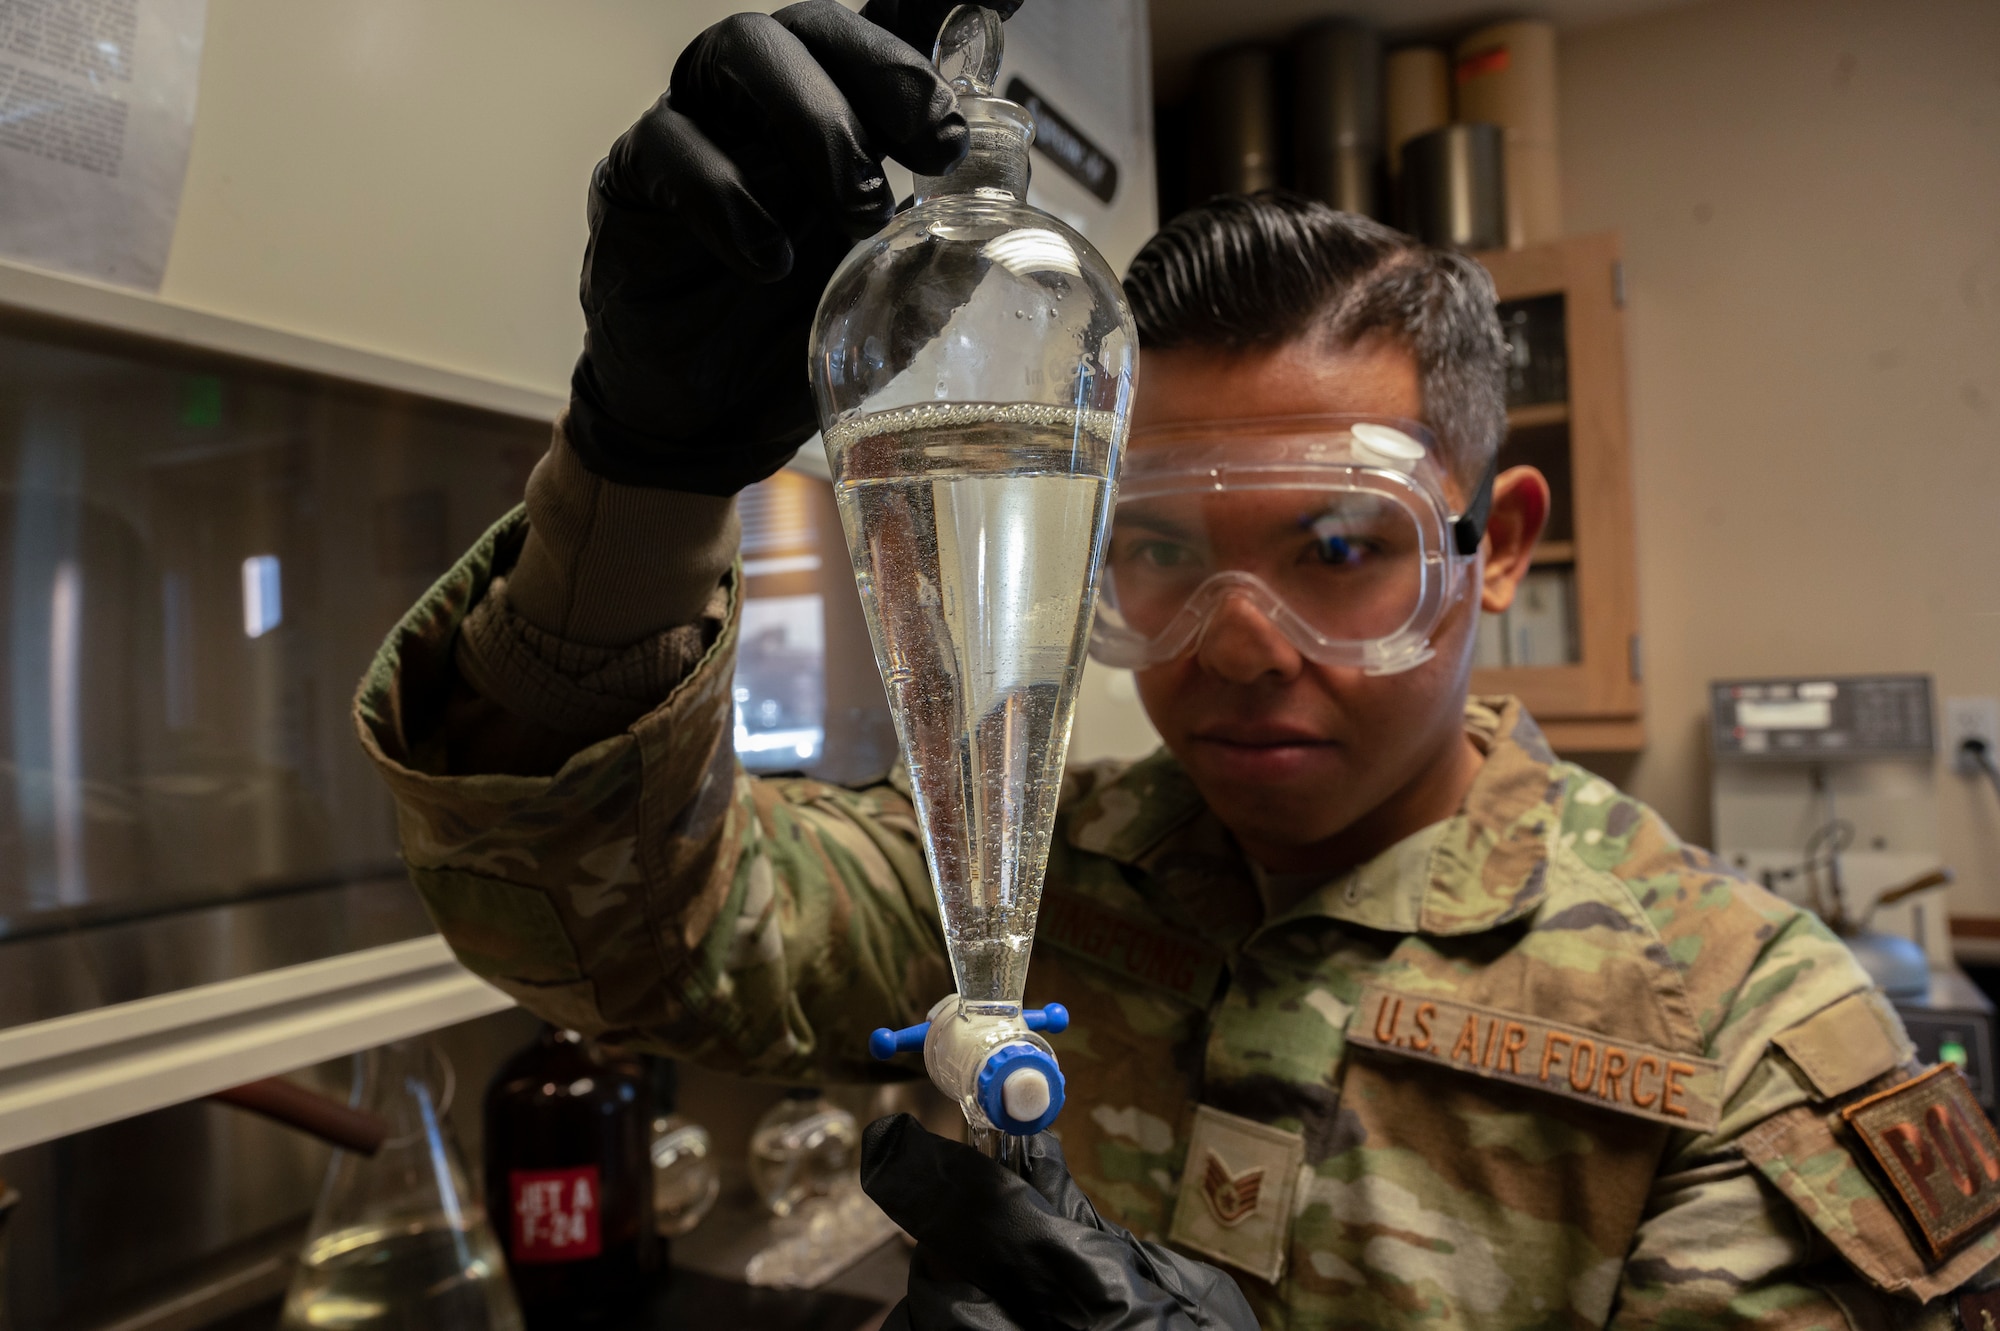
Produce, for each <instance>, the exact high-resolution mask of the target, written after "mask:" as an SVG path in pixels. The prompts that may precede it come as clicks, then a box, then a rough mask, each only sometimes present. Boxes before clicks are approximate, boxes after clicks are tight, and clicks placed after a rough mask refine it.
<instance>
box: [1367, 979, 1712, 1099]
mask: <svg viewBox="0 0 2000 1331" xmlns="http://www.w3.org/2000/svg"><path fill="white" fill-rule="evenodd" d="M1347 1038H1348V1045H1349V1047H1350V1048H1353V1049H1361V1050H1379V1051H1381V1052H1382V1053H1387V1054H1398V1055H1401V1056H1402V1057H1405V1058H1415V1059H1421V1060H1423V1061H1424V1062H1427V1063H1435V1064H1437V1065H1439V1066H1440V1067H1447V1068H1453V1069H1456V1070H1457V1071H1460V1072H1470V1073H1474V1074H1476V1075H1478V1076H1481V1077H1491V1078H1493V1079H1494V1080H1496V1081H1505V1082H1511V1083H1513V1084H1514V1085H1516V1086H1527V1087H1531V1088H1533V1089H1535V1090H1538V1091H1548V1092H1551V1093H1553V1094H1555V1095H1560V1096H1563V1097H1564V1098H1566V1099H1570V1100H1580V1101H1582V1102H1584V1103H1586V1104H1591V1105H1597V1106H1599V1107H1601V1108H1604V1109H1609V1110H1612V1111H1614V1112H1616V1113H1620V1114H1636V1115H1638V1116H1639V1117H1641V1118H1650V1119H1654V1120H1656V1121H1658V1122H1661V1123H1669V1124H1672V1125H1673V1126H1674V1127H1677V1128H1688V1129H1692V1130H1695V1131H1707V1130H1708V1129H1711V1128H1713V1127H1715V1125H1716V1124H1717V1123H1718V1122H1720V1121H1721V1113H1722V1109H1721V1104H1720V1097H1721V1090H1722V1065H1721V1064H1720V1063H1717V1062H1715V1061H1714V1060H1712V1059H1706V1058H1695V1057H1693V1056H1692V1055H1689V1054H1685V1053H1681V1052H1679V1051H1676V1050H1669V1049H1660V1048H1657V1047H1655V1046H1653V1045H1646V1044H1640V1043H1638V1042H1636V1041H1633V1040H1625V1039H1620V1038H1618V1037H1615V1036H1608V1035H1605V1034H1604V1033H1603V1032H1601V1031H1587V1030H1584V1029H1582V1028H1581V1027H1577V1026H1565V1025H1562V1024H1560V1023H1557V1022H1552V1021H1542V1020H1539V1019H1537V1018H1534V1017H1529V1016H1524V1015H1522V1014H1520V1013H1517V1012H1505V1011H1502V1010H1500V1009H1498V1008H1490V1007H1483V1006H1480V1005H1477V1004H1472V1003H1454V1002H1452V1001H1450V1000H1449V999H1444V998H1438V997H1435V996H1433V995H1429V994H1406V993H1400V992H1398V991H1397V990H1394V989H1389V988H1385V987H1383V986H1381V985H1369V986H1367V987H1366V988H1364V989H1363V990H1362V991H1361V1002H1360V1004H1359V1006H1357V1007H1356V1008H1355V1009H1354V1015H1353V1016H1352V1017H1351V1018H1349V1019H1348V1023H1347Z"/></svg>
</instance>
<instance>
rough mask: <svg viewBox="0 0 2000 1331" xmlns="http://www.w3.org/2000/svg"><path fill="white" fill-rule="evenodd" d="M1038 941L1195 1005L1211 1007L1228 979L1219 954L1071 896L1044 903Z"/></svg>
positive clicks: (1049, 898) (1050, 898) (1055, 896)
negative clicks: (1209, 1003)
mask: <svg viewBox="0 0 2000 1331" xmlns="http://www.w3.org/2000/svg"><path fill="white" fill-rule="evenodd" d="M1035 941H1036V942H1038V943H1046V944H1048V945H1049V946H1050V947H1053V948H1055V949H1057V950H1058V951H1061V952H1067V953H1070V954H1071V955H1072V956H1077V957H1081V958H1083V959H1085V960H1087V961H1092V962H1095V963H1097V964H1098V965H1100V966H1104V967H1107V968H1109V969H1111V970H1114V971H1117V972H1118V973H1119V974H1120V975H1123V976H1125V977H1126V978H1127V979H1129V980H1134V981H1136V982H1138V983H1139V984H1143V985H1146V986H1147V987H1149V988H1153V989H1163V990H1165V991H1167V992H1168V993H1171V994H1174V995H1176V996H1177V997H1180V998H1183V999H1186V1000H1188V1001H1190V1002H1194V1003H1206V1002H1207V1001H1208V1000H1209V999H1210V998H1211V997H1212V996H1213V995H1214V993H1215V986H1216V984H1217V983H1218V982H1219V981H1220V980H1221V979H1222V954H1221V953H1220V952H1218V951H1216V950H1215V949H1213V948H1210V947H1208V946H1206V945H1205V944H1203V943H1201V942H1199V941H1198V940H1196V939H1193V938H1189V937H1187V936H1186V935H1184V934H1179V933H1175V932H1174V931H1173V930H1171V929H1166V928H1163V927H1161V926H1160V925H1157V924H1153V923H1150V922H1148V921H1145V920H1137V919H1133V918H1132V917H1131V916H1129V915H1126V914H1124V913H1122V912H1120V911H1116V910H1113V909H1111V908H1110V907H1108V906H1101V905H1099V904H1098V903H1096V902H1094V901H1091V900H1089V899H1087V898H1085V897H1079V896H1074V895H1071V894H1069V893H1062V894H1056V893H1051V894H1050V895H1048V896H1045V897H1043V898H1042V910H1041V918H1040V919H1039V920H1038V921H1037V922H1036V927H1035Z"/></svg>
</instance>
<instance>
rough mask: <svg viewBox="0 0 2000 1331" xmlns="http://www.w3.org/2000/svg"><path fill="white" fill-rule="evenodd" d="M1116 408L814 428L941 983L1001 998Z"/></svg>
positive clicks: (1047, 811) (1044, 856)
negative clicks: (888, 722) (823, 447)
mask: <svg viewBox="0 0 2000 1331" xmlns="http://www.w3.org/2000/svg"><path fill="white" fill-rule="evenodd" d="M1114 425H1115V422H1114V419H1113V417H1112V415H1111V414H1110V413H1109V412H1088V411H1077V410H1074V409H1068V408H1061V407H1049V406H1041V405H1035V404H1010V405H994V404H986V403H951V404H942V403H940V404H934V405H924V406H917V407H907V408H901V409H898V410H895V411H887V412H879V413H873V414H870V415H866V416H862V417H858V418H854V419H851V420H848V421H843V422H840V423H839V424H837V425H836V426H834V427H833V428H832V429H829V430H828V431H827V432H826V440H827V455H828V458H829V459H830V460H831V462H832V466H833V476H834V495H835V498H836V499H837V501H838V503H839V506H840V515H841V520H842V524H843V526H845V528H846V530H847V543H848V551H849V553H850V554H851V555H852V557H853V560H854V573H855V581H856V583H857V584H858V585H859V587H860V590H861V601H862V606H863V609H864V610H865V611H866V613H867V619H868V629H869V632H870V633H871V634H872V635H873V637H874V641H875V658H876V661H877V662H878V663H879V664H880V666H881V668H882V681H883V683H884V685H885V686H886V687H887V689H888V694H889V703H890V707H891V709H892V711H893V712H894V713H895V717H896V728H897V733H898V736H899V738H900V739H901V740H902V745H903V756H904V759H905V761H906V762H907V764H908V766H909V771H910V784H911V787H912V790H913V791H914V793H915V796H916V805H917V817H918V820H919V821H920V822H921V824H922V827H923V833H924V840H925V843H926V847H927V851H928V854H929V858H930V866H931V877H932V881H933V883H934V884H935V885H936V888H937V895H938V905H939V908H940V911H941V914H942V916H943V920H944V929H945V943H946V946H947V948H948V949H949V951H950V953H951V963H952V971H953V974H954V976H955V978H956V979H957V982H958V992H959V993H960V995H962V996H963V997H964V998H965V999H967V1000H969V1001H973V1002H996V1003H1019V1002H1020V1001H1021V994H1022V989H1023V987H1024V985H1025V984H1026V981H1027V971H1028V951H1029V946H1030V944H1031V943H1032V941H1033V937H1034V928H1035V912H1036V910H1037V908H1038V907H1039V905H1040V904H1041V895H1042V873H1043V871H1044V869H1045V868H1046V867H1047V862H1048V852H1049V834H1050V831H1051V829H1052V828H1053V826H1054V822H1055V810H1056V797H1057V793H1058V788H1059V786H1060V785H1061V781H1062V766H1063V755H1064V753H1065V751H1066V750H1067V749H1068V747H1069V729H1070V719H1071V715H1072V713H1073V711H1074V707H1075V702H1076V683H1077V677H1078V675H1079V674H1080V673H1081V671H1082V668H1083V657H1084V652H1085V648H1086V645H1087V641H1088V638H1089V634H1090V613H1091V608H1092V595H1091V593H1092V590H1093V588H1094V585H1095V579H1096V571H1097V566H1098V556H1099V548H1100V545H1101V542H1102V540H1103V535H1104V527H1105V518H1106V514H1107V512H1108V508H1109V500H1110V496H1111V474H1112V469H1113V466H1114V465H1115V461H1116V457H1115V449H1114V448H1113V445H1112V439H1113V430H1114Z"/></svg>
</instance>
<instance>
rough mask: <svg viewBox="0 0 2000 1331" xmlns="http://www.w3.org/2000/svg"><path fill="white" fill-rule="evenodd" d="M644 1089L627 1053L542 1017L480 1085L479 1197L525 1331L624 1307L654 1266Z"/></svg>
mask: <svg viewBox="0 0 2000 1331" xmlns="http://www.w3.org/2000/svg"><path fill="white" fill-rule="evenodd" d="M651 1101H652V1097H651V1095H650V1094H649V1091H648V1088H647V1085H646V1078H645V1075H644V1071H643V1069H642V1068H640V1067H639V1065H638V1064H637V1063H636V1062H633V1061H630V1060H627V1059H623V1058H617V1057H612V1056H608V1055H606V1054H604V1053H603V1052H601V1051H599V1050H597V1049H595V1048H594V1047H593V1046H592V1045H591V1044H590V1043H589V1042H588V1041H586V1040H585V1039H584V1038H583V1037H582V1036H580V1035H578V1034H577V1033H576V1032H575V1031H563V1030H557V1029H555V1028H554V1027H545V1028H544V1029H543V1031H542V1033H541V1036H540V1037H539V1038H538V1039H536V1041H535V1042H534V1043H533V1044H531V1045H529V1046H528V1047H527V1048H525V1049H523V1050H522V1051H521V1052H520V1053H518V1054H515V1055H514V1056H513V1057H512V1058H510V1059H508V1060H507V1062H506V1063H504V1064H502V1065H501V1068H500V1071H499V1072H497V1073H495V1074H494V1077H493V1082H492V1084H491V1085H490V1086H488V1087H487V1089H486V1197H487V1209H488V1211H489V1212H490V1213H491V1215H492V1217H493V1223H494V1227H495V1228H496V1229H498V1230H499V1231H500V1237H501V1241H502V1244H503V1246H504V1247H505V1248H506V1252H507V1270H508V1272H509V1274H510V1275H511V1276H512V1277H513V1281H514V1291H515V1293H516V1294H517V1295H518V1296H519V1298H520V1302H521V1311H522V1313H523V1315H524V1316H525V1317H526V1319H527V1324H528V1326H529V1328H530V1329H531V1331H540V1329H541V1328H553V1327H569V1326H585V1325H589V1324H590V1323H592V1322H596V1321H602V1320H603V1319H605V1318H606V1317H609V1316H611V1315H612V1314H614V1313H617V1312H619V1311H620V1310H622V1309H625V1308H628V1307H630V1306H631V1305H632V1304H634V1303H636V1302H637V1301H638V1300H639V1299H640V1298H641V1297H642V1296H643V1295H644V1293H645V1291H646V1288H647V1286H648V1284H649V1283H650V1281H651V1278H652V1275H653V1273H654V1271H656V1270H657V1269H658V1267H659V1266H660V1264H661V1261H662V1249H663V1248H664V1247H665V1246H666V1245H665V1244H664V1243H663V1242H662V1241H661V1240H660V1238H659V1236H658V1235H657V1234H656V1233H655V1232H654V1229H653V1169H652V1157H651V1155H650V1154H649V1147H650V1145H651V1131H652V1119H653V1112H652V1103H651Z"/></svg>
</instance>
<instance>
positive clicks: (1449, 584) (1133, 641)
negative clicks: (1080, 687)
mask: <svg viewBox="0 0 2000 1331" xmlns="http://www.w3.org/2000/svg"><path fill="white" fill-rule="evenodd" d="M1447 495H1448V491H1447V490H1446V488H1445V470H1444V467H1443V464H1442V461H1441V460H1440V459H1439V457H1438V455H1437V449H1436V445H1435V442H1434V441H1433V439H1432V437H1431V435H1430V432H1429V431H1428V430H1426V429H1425V428H1424V427H1423V426H1421V425H1419V424H1416V423H1415V422H1412V421H1405V420H1392V419H1388V418H1373V417H1361V416H1297V417H1266V418H1262V419H1256V420H1241V421H1203V422H1198V423H1190V424H1184V425H1169V426H1160V427H1153V428H1151V429H1146V430H1140V431H1135V432H1134V433H1133V435H1132V438H1131V442H1130V444H1129V446H1128V447H1127V449H1126V451H1125V457H1124V463H1123V467H1122V469H1121V471H1120V474H1119V480H1118V500H1117V504H1116V506H1115V508H1114V509H1113V510H1112V520H1111V532H1110V536H1109V539H1108V540H1107V542H1106V550H1105V561H1104V575H1103V580H1102V583H1101V590H1100V593H1099V598H1098V605H1097V615H1096V619H1095V622H1094V626H1093V628H1092V631H1091V655H1093V656H1095V657H1096V658H1097V659H1098V660H1099V661H1101V662H1103V663H1104V664H1106V665H1111V666H1120V667H1125V668H1132V669H1136V668H1141V667H1145V666H1150V665H1157V664H1159V663H1161V662H1163V661H1171V660H1173V659H1175V658H1176V657H1178V656H1180V655H1182V654H1183V653H1185V652H1188V651H1191V650H1193V649H1194V648H1195V647H1196V646H1198V645H1199V643H1200V642H1201V639H1202V635H1203V634H1204V633H1205V632H1206V631H1207V630H1208V627H1209V625H1210V624H1211V622H1212V621H1213V620H1214V618H1215V617H1216V615H1218V614H1219V613H1221V612H1222V611H1223V610H1224V608H1225V607H1229V606H1232V605H1236V604H1238V603H1242V604H1247V605H1248V606H1249V607H1250V608H1252V609H1254V610H1255V611H1257V612H1258V613H1259V614H1261V615H1262V616H1263V617H1264V618H1265V619H1266V620H1268V621H1269V622H1270V623H1271V624H1272V625H1273V626H1274V627H1275V628H1277V629H1278V631H1279V632H1281V633H1283V634H1284V635H1285V637H1286V638H1287V639H1288V640H1289V641H1290V642H1291V643H1292V645H1293V646H1294V647H1296V648H1297V649H1298V650H1299V652H1300V653H1301V654H1302V655H1304V656H1306V657H1307V658H1309V659H1311V660H1313V661H1317V662H1319V663H1321V664H1322V665H1329V666H1350V667H1358V668H1359V669H1361V670H1364V671H1366V672H1367V673H1369V674H1375V675H1389V674H1396V673H1398V672H1401V671H1404V670H1408V669H1410V668H1412V667H1413V666H1416V665H1419V664H1421V663H1422V662H1424V661H1426V660H1428V659H1430V657H1431V656H1432V655H1433V651H1432V647H1431V635H1432V634H1433V633H1434V632H1435V631H1436V629H1437V626H1438V624H1439V622H1440V621H1442V620H1443V618H1444V616H1445V613H1446V612H1447V611H1448V610H1449V609H1450V608H1451V606H1452V605H1453V604H1454V603H1455V602H1456V601H1457V599H1458V597H1459V596H1460V594H1461V592H1462V591H1463V590H1464V588H1465V587H1466V586H1467V585H1468V583H1469V580H1470V576H1471V575H1470V569H1471V567H1472V565H1473V563H1474V562H1475V560H1476V559H1477V557H1478V554H1479V543H1480V539H1481V538H1482V537H1483V536H1484V535H1485V533H1486V517H1487V510H1488V508H1489V507H1490V506H1491V503H1492V498H1493V469H1492V468H1491V467H1489V468H1488V469H1487V473H1486V476H1485V479H1484V480H1483V482H1482V483H1481V484H1480V486H1479V489H1478V492H1477V493H1476V495H1475V496H1474V498H1473V502H1472V503H1471V504H1470V505H1468V506H1467V508H1466V511H1465V512H1463V513H1454V512H1453V511H1452V509H1451V505H1450V502H1449V500H1448V498H1447Z"/></svg>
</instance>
